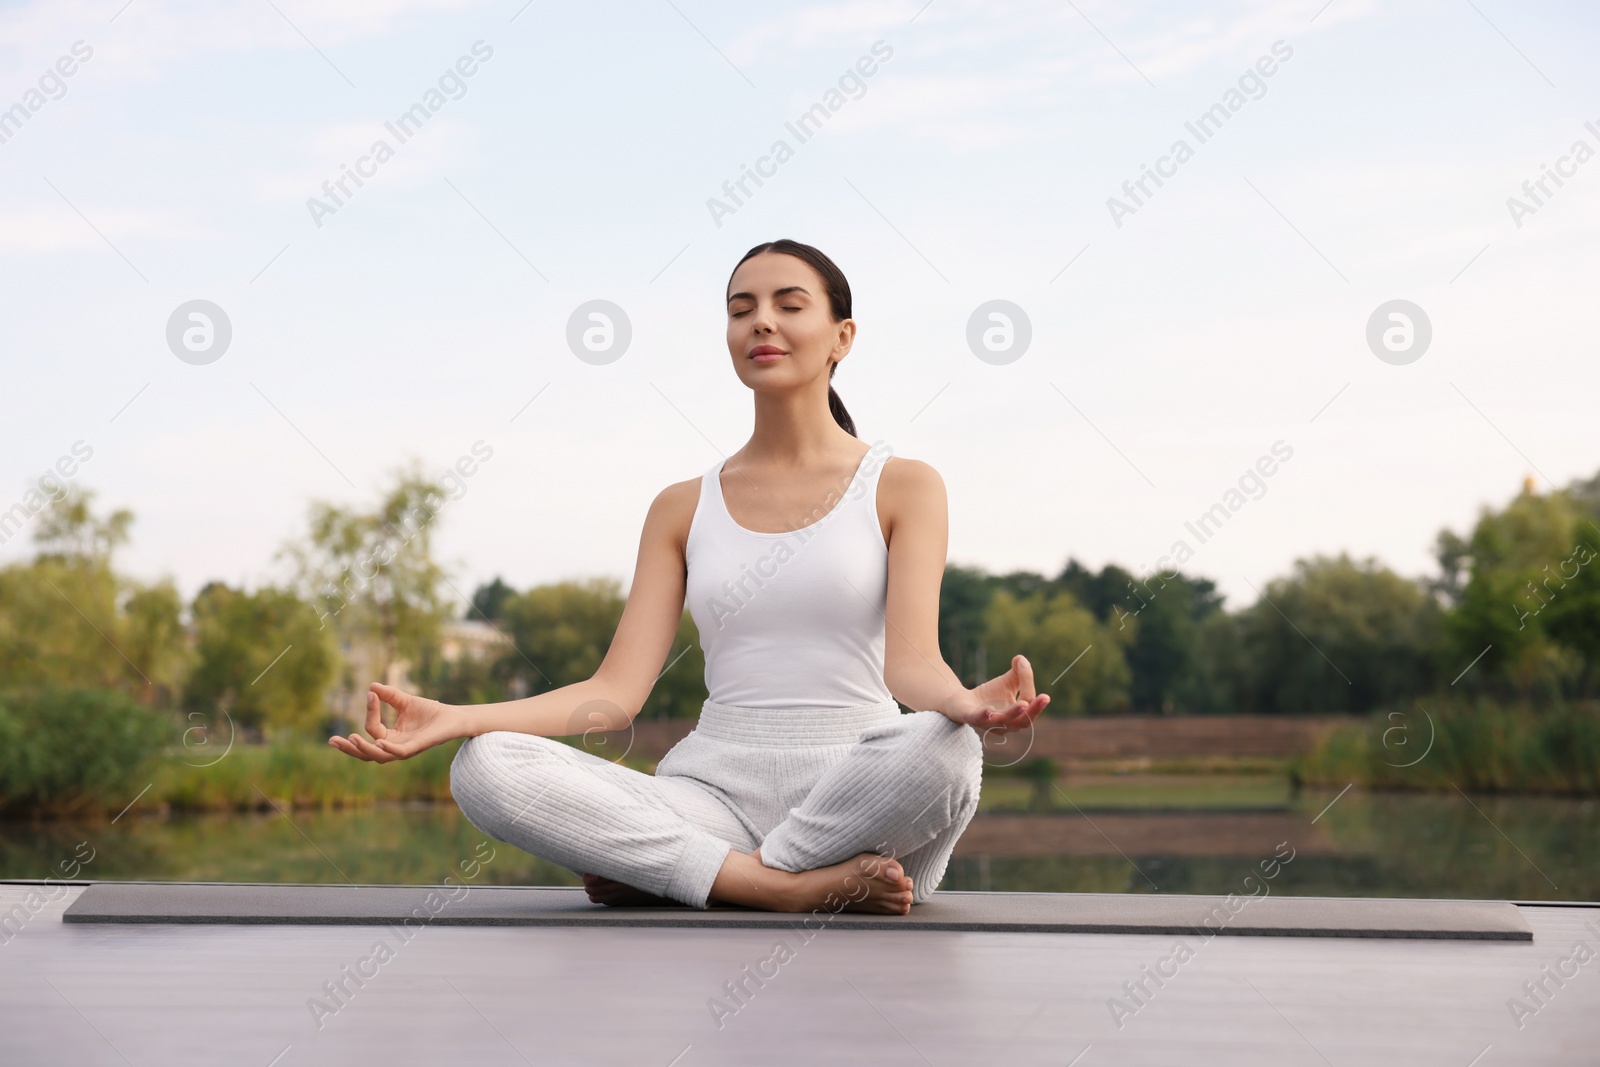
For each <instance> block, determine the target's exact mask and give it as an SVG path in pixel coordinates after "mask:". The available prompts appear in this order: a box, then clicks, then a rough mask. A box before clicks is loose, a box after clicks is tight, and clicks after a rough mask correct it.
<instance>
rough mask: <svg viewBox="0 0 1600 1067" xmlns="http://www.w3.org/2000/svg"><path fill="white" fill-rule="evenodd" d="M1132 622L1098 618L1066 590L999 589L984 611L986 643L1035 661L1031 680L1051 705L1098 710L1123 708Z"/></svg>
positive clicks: (1068, 711) (1076, 711) (1062, 710)
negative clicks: (1019, 592) (1115, 624)
mask: <svg viewBox="0 0 1600 1067" xmlns="http://www.w3.org/2000/svg"><path fill="white" fill-rule="evenodd" d="M1136 630H1137V626H1136V625H1130V626H1127V627H1125V628H1123V629H1121V630H1117V629H1113V628H1111V627H1108V626H1105V625H1103V624H1102V623H1100V622H1099V621H1098V620H1097V619H1096V618H1095V617H1094V613H1093V612H1091V611H1089V609H1088V608H1085V607H1084V606H1083V605H1082V604H1080V603H1078V601H1077V599H1076V598H1075V597H1073V596H1072V594H1071V593H1067V592H1061V591H1056V592H1046V591H1044V590H1040V591H1038V592H1034V593H1030V594H1028V595H1026V596H1023V597H1020V598H1019V597H1017V596H1014V595H1013V594H1012V593H1011V592H1009V591H1007V590H1004V589H1002V590H999V591H998V592H996V593H995V595H994V598H993V599H992V600H991V601H990V602H989V606H988V608H987V610H986V611H985V613H984V642H985V644H986V645H987V647H988V648H990V649H991V650H993V651H994V652H995V653H996V654H997V656H998V657H1002V658H1006V659H1009V657H1011V656H1013V655H1016V654H1017V653H1019V652H1020V653H1021V654H1022V655H1024V656H1026V657H1028V662H1029V663H1031V664H1033V671H1034V685H1035V688H1036V689H1037V690H1038V691H1039V692H1042V693H1049V694H1050V697H1051V699H1050V710H1051V711H1053V712H1057V713H1059V714H1064V715H1082V714H1102V713H1105V712H1112V711H1120V710H1124V709H1125V708H1126V707H1127V703H1128V683H1129V680H1130V675H1129V671H1128V664H1127V661H1126V659H1125V658H1124V650H1125V648H1126V647H1127V645H1128V644H1129V643H1130V642H1131V640H1132V638H1133V636H1134V633H1135V631H1136Z"/></svg>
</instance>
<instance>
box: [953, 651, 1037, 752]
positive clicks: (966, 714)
mask: <svg viewBox="0 0 1600 1067" xmlns="http://www.w3.org/2000/svg"><path fill="white" fill-rule="evenodd" d="M971 692H972V695H973V697H975V698H976V699H977V703H976V704H975V705H974V706H972V707H969V708H965V709H963V710H962V711H960V712H957V713H955V714H953V715H951V716H950V717H951V718H953V719H955V720H956V721H957V722H964V723H968V724H970V725H971V726H972V727H973V728H974V729H977V730H981V731H983V732H985V733H987V732H989V731H995V732H997V733H1002V734H1004V733H1010V732H1012V731H1014V730H1026V729H1028V728H1029V727H1031V726H1032V725H1033V720H1034V719H1037V718H1038V717H1039V713H1040V712H1042V711H1044V709H1045V706H1046V705H1048V704H1049V703H1050V698H1049V697H1048V696H1046V695H1045V694H1043V693H1039V694H1035V693H1034V691H1033V666H1032V665H1031V664H1030V663H1029V662H1028V657H1026V656H1023V655H1016V656H1012V657H1011V669H1010V670H1008V671H1006V672H1005V673H1004V674H1002V675H999V676H997V677H994V678H991V679H989V680H988V681H987V682H984V683H983V684H982V685H980V686H978V687H977V688H975V689H973V690H972V691H971ZM947 714H948V713H947Z"/></svg>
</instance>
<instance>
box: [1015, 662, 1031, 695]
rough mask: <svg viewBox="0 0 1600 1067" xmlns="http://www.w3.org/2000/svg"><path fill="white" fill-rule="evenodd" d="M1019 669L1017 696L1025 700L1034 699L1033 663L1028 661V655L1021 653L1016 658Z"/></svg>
mask: <svg viewBox="0 0 1600 1067" xmlns="http://www.w3.org/2000/svg"><path fill="white" fill-rule="evenodd" d="M1016 669H1017V697H1018V698H1019V699H1021V700H1024V701H1032V700H1033V697H1034V692H1033V664H1031V663H1029V662H1028V657H1027V656H1022V655H1019V656H1017V660H1016Z"/></svg>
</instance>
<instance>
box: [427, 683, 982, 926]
mask: <svg viewBox="0 0 1600 1067" xmlns="http://www.w3.org/2000/svg"><path fill="white" fill-rule="evenodd" d="M981 777H982V744H981V742H980V741H979V739H978V735H977V732H976V731H975V730H973V729H972V728H971V727H969V726H964V725H962V724H959V723H955V722H953V721H951V720H950V719H948V718H946V717H945V716H944V715H942V714H940V713H939V712H934V711H923V712H914V713H912V714H909V715H901V716H898V717H897V718H895V719H891V720H888V721H885V722H883V723H877V724H874V725H873V726H870V727H868V728H867V729H865V730H863V731H862V733H861V736H860V740H859V741H858V742H857V743H856V744H855V745H853V746H852V747H851V749H850V752H849V754H848V755H847V756H846V757H845V758H844V759H843V760H841V761H840V762H839V763H837V764H835V765H834V766H833V767H831V768H829V770H828V771H826V772H825V773H824V774H823V775H822V777H821V778H820V779H819V780H818V782H817V784H816V785H815V786H814V787H813V788H812V789H811V791H810V792H809V793H808V794H807V795H806V798H805V800H804V801H803V802H802V803H801V804H800V805H799V806H797V807H795V808H793V809H791V811H790V813H789V815H788V817H787V818H785V819H784V820H783V821H782V822H781V823H779V824H778V826H776V827H774V829H773V830H772V832H771V833H769V834H767V835H766V837H765V838H764V839H762V840H761V841H759V842H757V841H754V840H752V839H751V838H750V836H749V831H748V830H747V829H746V828H745V827H744V825H743V823H741V822H740V820H739V819H738V818H737V817H736V816H735V814H734V813H733V812H732V811H731V810H730V809H729V808H728V807H727V805H725V804H724V803H723V802H722V801H721V800H720V799H718V798H717V797H715V796H714V795H713V794H711V793H710V792H708V791H706V790H703V789H701V788H700V787H699V786H698V785H697V784H696V783H694V782H693V781H691V780H688V779H679V778H674V777H671V776H666V777H661V776H656V775H649V774H645V773H643V772H641V771H635V770H633V769H632V768H629V767H624V766H622V765H620V764H615V763H612V762H611V761H609V760H605V759H601V758H600V757H598V756H596V755H594V754H593V753H589V752H585V751H582V750H580V749H576V748H573V747H572V746H570V745H566V744H563V743H561V742H559V741H555V740H552V739H550V738H544V737H538V736H536V735H532V734H520V733H512V732H505V731H495V732H492V733H488V734H482V735H479V736H478V737H475V738H472V739H470V740H469V741H468V742H467V743H466V744H464V745H463V746H462V747H461V749H460V751H459V752H458V753H457V754H456V759H455V763H454V764H453V765H452V767H451V790H452V792H453V793H454V794H455V796H456V801H457V803H458V804H459V805H460V806H461V808H462V811H463V812H464V813H466V815H467V818H468V819H469V821H471V822H472V823H473V825H475V826H477V827H478V828H479V829H480V830H483V831H484V832H485V833H488V834H489V835H490V836H492V837H495V838H497V839H498V840H502V841H506V842H508V843H510V844H513V845H516V846H517V847H519V848H521V849H523V850H524V851H527V852H530V853H533V854H534V855H538V856H542V857H544V858H546V859H549V860H552V861H553V862H556V863H559V864H561V865H562V866H564V867H567V868H568V869H570V870H573V871H575V872H580V873H583V874H584V881H585V885H586V887H587V888H588V889H589V890H590V899H592V900H595V901H596V902H598V903H605V904H622V905H625V904H657V905H659V904H663V903H667V902H670V901H677V902H680V903H685V904H688V905H690V906H692V907H697V908H704V907H706V906H707V905H708V904H709V903H710V902H711V901H712V900H716V901H719V902H724V903H730V904H742V905H746V906H751V907H760V908H770V909H774V910H784V911H805V910H811V909H812V908H814V907H818V906H822V905H823V904H824V902H825V901H827V900H829V899H831V898H833V897H835V896H840V895H842V896H843V897H844V898H845V900H846V901H848V903H846V904H845V905H844V910H854V911H878V912H893V913H901V914H903V913H904V912H905V911H906V910H908V909H909V907H910V905H911V904H913V903H919V902H921V901H923V900H926V899H927V897H928V895H929V894H930V893H932V892H933V890H934V888H935V887H936V886H937V885H938V883H939V880H940V878H941V877H943V874H944V870H945V867H946V865H947V863H948V861H949V858H950V853H951V851H952V850H953V849H954V847H955V842H956V839H957V838H958V837H959V836H960V834H961V832H962V831H963V830H965V829H966V826H967V824H968V822H970V820H971V818H972V816H973V813H974V812H975V811H976V810H977V802H978V791H979V787H980V784H981ZM757 846H759V847H757ZM830 906H831V905H830Z"/></svg>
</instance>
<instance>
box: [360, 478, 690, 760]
mask: <svg viewBox="0 0 1600 1067" xmlns="http://www.w3.org/2000/svg"><path fill="white" fill-rule="evenodd" d="M697 494H698V479H695V480H693V481H690V482H680V483H677V484H675V485H671V486H668V487H667V488H666V489H664V490H662V491H661V492H660V493H659V494H657V496H656V498H655V500H654V501H652V502H651V504H650V510H649V513H648V514H647V515H646V516H645V521H644V530H643V532H642V533H641V534H640V537H639V556H638V560H637V562H636V564H635V566H634V574H633V585H632V586H631V588H630V589H629V590H628V602H627V605H626V606H625V607H624V608H623V610H622V618H621V620H620V621H619V622H618V624H617V632H616V635H615V636H614V637H613V638H612V640H611V646H610V647H609V648H608V649H607V650H606V655H605V659H604V660H603V661H602V662H601V664H600V666H599V668H598V669H597V670H596V671H595V673H594V676H593V677H591V678H588V679H585V680H584V681H581V682H573V683H572V684H571V685H564V686H561V687H560V688H558V689H552V690H550V691H549V692H546V693H538V694H535V695H534V696H531V697H524V698H523V699H521V700H507V701H502V702H499V703H495V704H466V705H453V704H443V703H440V702H439V701H437V700H431V699H429V698H426V697H421V696H417V695H415V694H411V693H406V692H403V691H402V690H399V689H396V688H394V687H393V686H388V685H383V684H382V683H378V682H374V683H373V684H372V686H371V690H370V692H369V693H368V696H367V732H368V733H370V734H371V735H372V738H373V739H372V740H371V741H368V740H367V739H366V738H364V737H362V736H361V735H360V734H354V733H353V734H351V735H350V736H349V737H333V738H329V743H330V744H332V745H333V746H334V747H335V748H338V749H339V750H340V751H341V752H344V753H346V754H348V755H352V756H357V757H359V758H362V759H369V760H373V761H376V762H388V761H389V760H392V759H404V758H406V757H408V756H413V755H415V754H416V753H418V752H421V751H423V750H424V749H427V748H432V747H433V746H434V745H438V744H442V743H443V742H445V741H451V740H454V739H456V738H461V737H476V736H477V735H478V734H482V733H488V732H489V731H491V730H509V731H513V732H516V733H526V734H538V735H541V736H544V737H565V736H569V735H572V734H581V733H586V732H588V731H590V730H597V729H598V730H617V729H622V728H623V727H626V726H627V725H628V724H629V723H630V722H632V721H633V718H634V716H636V715H638V714H639V711H640V709H641V708H643V707H644V702H645V700H646V699H647V698H648V697H649V695H650V691H651V689H652V688H654V686H655V681H656V678H657V677H658V676H659V674H660V673H661V667H662V664H663V663H665V662H666V658H667V653H668V652H669V651H670V650H671V647H672V640H673V638H674V637H675V636H676V635H677V632H678V624H679V622H680V620H681V619H682V618H683V598H684V585H685V580H686V571H685V564H684V541H685V540H686V538H687V534H688V527H689V521H690V519H691V518H692V516H693V514H694V507H695V502H696V500H697V499H698V497H697ZM380 700H381V701H382V702H383V703H387V704H389V705H391V706H392V707H394V708H395V710H396V712H397V718H396V720H395V725H394V726H392V727H385V726H384V725H383V721H382V719H381V717H380V710H381V709H380V706H379V701H380Z"/></svg>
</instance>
